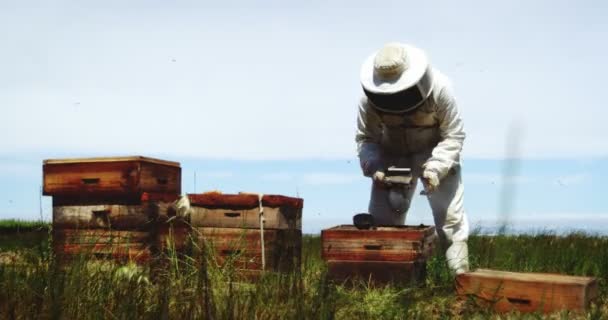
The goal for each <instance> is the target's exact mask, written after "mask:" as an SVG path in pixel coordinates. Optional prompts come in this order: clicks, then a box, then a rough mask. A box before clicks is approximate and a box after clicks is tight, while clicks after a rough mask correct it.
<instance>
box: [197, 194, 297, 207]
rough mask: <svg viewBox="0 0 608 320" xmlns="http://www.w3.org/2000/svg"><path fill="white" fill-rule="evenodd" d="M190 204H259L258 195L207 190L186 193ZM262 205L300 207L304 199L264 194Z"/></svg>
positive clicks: (243, 205) (240, 205) (215, 205)
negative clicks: (206, 191) (204, 191)
mask: <svg viewBox="0 0 608 320" xmlns="http://www.w3.org/2000/svg"><path fill="white" fill-rule="evenodd" d="M188 199H189V200H190V204H191V205H193V206H197V207H205V208H226V209H252V208H256V207H258V206H259V205H260V203H259V196H258V195H256V194H249V193H247V194H243V193H240V194H223V193H219V192H208V193H201V194H188ZM262 206H264V207H272V208H278V207H291V208H296V209H302V208H303V207H304V200H303V199H301V198H292V197H286V196H281V195H264V196H263V198H262Z"/></svg>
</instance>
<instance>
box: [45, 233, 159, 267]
mask: <svg viewBox="0 0 608 320" xmlns="http://www.w3.org/2000/svg"><path fill="white" fill-rule="evenodd" d="M151 241H152V239H151V235H150V233H149V232H142V231H118V230H108V229H90V230H87V229H53V250H54V252H55V254H56V256H57V258H58V259H59V261H63V262H65V261H70V260H72V259H74V258H77V257H81V256H82V257H84V258H87V259H96V258H101V259H114V260H118V261H135V262H140V263H143V262H147V261H149V260H150V258H151V256H152V251H151V248H150V243H151Z"/></svg>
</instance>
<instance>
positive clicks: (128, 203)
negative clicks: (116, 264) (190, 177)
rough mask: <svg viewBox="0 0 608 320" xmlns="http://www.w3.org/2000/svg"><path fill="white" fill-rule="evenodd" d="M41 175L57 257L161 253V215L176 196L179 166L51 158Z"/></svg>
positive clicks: (155, 161)
mask: <svg viewBox="0 0 608 320" xmlns="http://www.w3.org/2000/svg"><path fill="white" fill-rule="evenodd" d="M43 177H44V179H43V180H44V187H43V190H44V194H45V195H50V196H52V197H53V230H54V231H53V248H54V250H55V253H56V254H57V256H58V257H60V258H61V259H64V260H69V259H70V258H72V257H74V256H76V255H87V256H89V257H100V258H113V259H117V260H135V261H137V262H144V261H148V260H149V259H150V257H152V256H153V255H154V254H155V252H156V251H158V250H161V249H162V246H161V245H160V244H161V243H162V241H161V239H160V238H161V237H162V230H163V224H162V222H163V220H162V216H163V215H166V213H165V211H166V210H167V208H168V207H169V204H170V203H172V202H173V201H175V200H176V199H177V198H178V196H179V194H180V192H181V168H180V165H179V163H177V162H171V161H164V160H159V159H152V158H146V157H139V156H135V157H115V158H80V159H54V160H45V161H44V164H43Z"/></svg>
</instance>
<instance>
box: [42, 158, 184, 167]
mask: <svg viewBox="0 0 608 320" xmlns="http://www.w3.org/2000/svg"><path fill="white" fill-rule="evenodd" d="M128 161H139V162H149V163H154V164H160V165H165V166H172V167H179V166H180V163H179V162H174V161H167V160H160V159H155V158H148V157H142V156H125V157H97V158H67V159H47V160H44V161H43V162H42V163H43V164H45V165H46V164H71V163H101V162H128Z"/></svg>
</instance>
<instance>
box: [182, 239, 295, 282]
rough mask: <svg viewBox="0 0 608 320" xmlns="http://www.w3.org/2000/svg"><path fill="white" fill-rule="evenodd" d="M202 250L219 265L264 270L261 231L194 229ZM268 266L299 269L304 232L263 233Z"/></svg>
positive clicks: (272, 268)
mask: <svg viewBox="0 0 608 320" xmlns="http://www.w3.org/2000/svg"><path fill="white" fill-rule="evenodd" d="M193 232H194V234H195V235H196V236H197V237H198V242H199V247H200V248H203V249H204V250H207V253H208V257H210V258H212V259H214V260H215V261H217V262H218V263H219V264H220V265H222V264H224V263H225V262H227V261H230V262H231V263H232V264H234V267H236V268H241V269H261V266H262V264H261V261H262V260H261V259H262V250H261V239H260V231H259V230H255V229H237V228H194V231H193ZM264 246H265V254H266V267H267V269H268V270H275V271H282V272H288V271H292V270H295V269H297V268H299V265H300V258H301V249H302V233H301V231H299V230H264Z"/></svg>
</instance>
